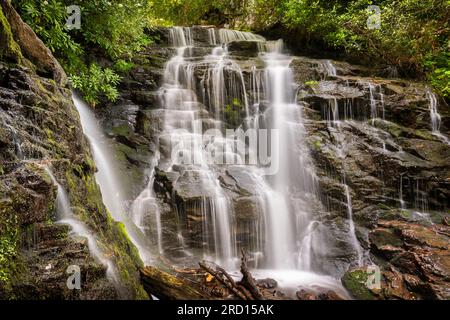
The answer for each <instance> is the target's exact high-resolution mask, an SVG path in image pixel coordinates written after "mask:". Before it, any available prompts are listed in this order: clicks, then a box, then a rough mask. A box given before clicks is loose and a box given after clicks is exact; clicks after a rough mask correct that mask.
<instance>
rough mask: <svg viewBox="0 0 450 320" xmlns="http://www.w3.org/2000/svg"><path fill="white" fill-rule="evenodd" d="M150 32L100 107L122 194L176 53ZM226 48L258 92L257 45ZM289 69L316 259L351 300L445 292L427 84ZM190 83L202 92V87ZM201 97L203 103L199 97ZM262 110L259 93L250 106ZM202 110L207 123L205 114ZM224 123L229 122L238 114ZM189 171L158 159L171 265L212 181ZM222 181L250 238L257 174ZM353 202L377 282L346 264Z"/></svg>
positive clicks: (449, 152) (441, 194)
mask: <svg viewBox="0 0 450 320" xmlns="http://www.w3.org/2000/svg"><path fill="white" fill-rule="evenodd" d="M158 32H159V38H160V39H161V41H160V42H158V43H156V44H154V45H152V46H150V47H148V48H147V49H146V50H145V51H144V52H142V53H141V54H139V55H137V56H136V57H135V58H134V63H135V68H133V69H132V70H130V72H129V73H128V74H127V75H125V79H124V81H123V83H122V88H121V89H122V90H121V99H120V101H119V102H118V103H116V104H110V105H108V106H107V107H105V108H100V109H99V110H97V113H98V115H99V116H100V117H102V119H103V120H104V125H105V127H106V128H107V132H108V133H109V135H110V136H111V137H112V138H114V139H115V141H116V142H117V144H116V145H117V150H118V155H119V156H120V157H121V158H122V160H123V165H124V167H127V168H128V169H129V170H131V172H133V175H132V180H133V181H134V183H132V184H131V185H133V188H132V189H130V200H132V199H133V198H135V197H136V196H137V195H138V194H139V192H140V190H142V188H144V186H145V185H146V183H147V180H146V178H147V177H148V176H147V175H146V173H145V171H144V170H143V168H148V167H150V160H151V159H152V156H153V155H154V153H155V151H156V143H157V140H156V137H157V135H158V133H159V132H161V130H162V121H163V116H164V113H163V110H161V109H160V107H161V104H160V101H159V100H158V96H159V94H158V88H159V87H160V85H161V83H162V76H163V68H164V64H165V62H167V60H168V59H169V57H170V56H171V55H172V54H174V50H173V49H172V48H170V47H169V46H167V38H168V32H167V30H164V29H161V30H159V31H158ZM192 36H193V38H194V41H195V48H193V49H192V50H191V52H190V54H191V56H192V57H193V59H195V57H197V56H198V57H201V56H204V55H206V54H208V53H209V52H210V50H211V45H210V39H209V38H208V37H209V35H208V31H207V30H206V29H204V28H193V29H192ZM229 53H230V55H232V56H233V59H234V60H235V61H236V63H238V64H239V66H240V69H241V70H242V73H243V76H244V82H245V88H246V94H247V97H248V98H249V101H255V100H256V97H257V96H258V95H260V94H261V93H258V92H256V89H257V88H255V86H254V85H253V84H254V81H255V80H254V79H255V78H254V77H255V73H258V71H261V69H262V68H263V63H262V61H261V60H260V59H259V58H258V45H257V43H252V42H248V41H246V42H232V43H230V44H229ZM330 63H331V68H330ZM291 67H292V68H293V70H294V76H295V81H296V83H297V86H298V94H297V100H298V103H299V105H300V106H302V107H303V111H304V116H305V125H306V130H307V132H308V135H307V137H306V140H307V141H306V142H307V144H308V147H309V152H310V154H311V156H312V158H313V159H314V165H315V168H316V172H317V176H318V181H319V184H320V190H321V199H320V200H321V201H320V202H321V203H320V204H318V205H317V208H315V210H316V215H318V216H320V217H321V219H322V221H323V225H324V228H326V229H327V230H328V234H329V235H330V237H331V238H333V243H334V246H335V247H333V248H332V250H331V251H332V252H333V255H330V256H328V257H327V260H326V262H325V263H324V264H323V265H322V266H321V268H322V269H323V270H324V271H326V272H328V273H332V274H335V275H336V276H343V284H344V285H345V286H346V287H347V288H348V289H349V291H350V292H351V293H352V294H353V295H354V296H355V297H357V298H378V299H380V298H381V299H419V298H438V299H448V298H449V291H448V287H449V286H448V277H449V272H450V265H449V261H450V260H449V254H448V249H449V248H448V246H449V227H448V210H449V206H450V203H449V199H450V197H449V196H450V193H449V190H450V188H449V181H448V177H449V174H450V161H449V160H450V146H449V143H448V141H446V139H445V137H442V136H440V135H438V134H436V132H434V134H433V132H432V130H431V115H432V113H431V112H430V109H431V108H432V103H433V96H432V95H430V93H429V89H428V88H427V87H426V86H425V85H424V84H423V83H415V82H411V81H406V80H402V79H390V78H380V77H377V76H376V75H377V74H379V70H371V69H370V68H364V67H360V66H355V65H350V64H348V63H344V62H338V61H333V62H330V61H327V60H320V59H310V58H306V57H293V59H292V62H291ZM333 67H334V68H333ZM205 71H206V68H205V66H201V65H200V66H199V67H198V68H197V69H196V70H195V72H194V76H195V77H196V78H197V80H198V81H197V83H202V84H204V85H207V84H205V83H206V81H205ZM233 76H234V75H233V74H232V72H230V73H229V74H226V77H229V78H231V77H233ZM195 90H197V92H198V96H202V95H201V92H202V90H204V88H200V87H199V88H195ZM258 90H264V88H262V87H261V88H258ZM437 102H438V110H439V113H440V115H441V123H440V132H441V133H442V134H444V135H447V136H448V135H449V134H450V131H449V128H450V109H449V107H448V105H446V104H445V102H444V101H443V100H439V99H438V101H437ZM201 103H203V104H204V105H205V106H208V105H209V104H208V101H207V100H205V101H201ZM206 109H207V107H206ZM207 111H211V110H207ZM264 111H265V103H264V101H261V102H260V103H259V106H258V109H257V110H254V111H252V112H256V113H260V114H262V113H263V112H264ZM240 116H241V115H238V119H237V120H238V121H237V123H239V119H240ZM204 118H205V121H204V124H207V123H208V120H207V118H208V116H207V112H206V111H205V116H204ZM225 120H226V121H227V122H228V124H229V126H230V127H236V124H237V123H236V119H234V118H233V119H231V118H228V119H225ZM196 179H197V178H196V177H195V176H186V175H184V176H180V175H179V173H178V172H167V171H165V170H164V168H156V173H155V181H154V185H153V189H154V190H155V192H156V194H157V198H158V201H159V206H160V208H162V209H161V210H162V216H161V219H162V221H163V222H162V225H163V235H162V241H163V247H164V251H165V254H166V256H169V257H170V258H172V259H173V260H174V261H177V262H180V261H184V260H179V259H178V258H180V257H183V252H182V251H183V249H184V248H183V246H181V245H180V242H179V235H180V234H179V232H180V230H181V232H182V234H183V236H184V239H185V241H186V243H184V245H187V246H188V247H191V248H194V249H195V248H197V249H198V248H201V247H202V246H203V245H204V243H203V241H204V239H203V238H202V234H201V233H202V224H203V223H204V221H203V220H202V216H201V213H200V211H199V201H201V199H203V198H204V197H207V196H208V190H201V189H199V188H198V185H199V184H198V183H197V181H196ZM220 182H221V186H222V187H223V188H224V189H225V190H227V193H228V195H229V196H230V197H231V198H232V199H233V209H234V219H236V224H237V225H239V226H240V228H239V229H238V230H236V237H237V239H238V243H242V244H244V243H252V241H256V239H253V238H252V237H253V236H254V234H252V232H251V230H252V229H251V227H250V226H252V225H254V224H257V223H258V220H259V219H260V218H261V217H260V216H259V215H258V210H257V208H256V206H255V201H254V194H253V190H254V188H253V187H252V183H253V182H252V181H250V180H248V179H247V177H246V176H245V174H242V172H240V171H239V169H228V170H225V171H224V172H223V173H222V175H221V177H220ZM346 186H347V187H346ZM349 209H350V210H351V211H352V214H353V218H354V220H355V224H356V237H357V239H358V242H359V243H360V245H361V246H362V248H363V251H364V252H365V256H366V258H367V260H366V261H372V262H373V263H375V264H376V265H378V266H379V267H380V268H381V275H382V276H381V287H380V288H379V289H374V290H369V289H367V287H366V286H365V283H366V280H367V274H366V272H365V270H366V269H364V268H363V269H354V270H353V269H352V268H353V267H352V261H354V259H355V256H354V252H352V250H351V248H349V247H348V241H347V237H348V233H349V228H350V225H349V221H348V211H349ZM153 237H154V233H153ZM366 263H367V262H366Z"/></svg>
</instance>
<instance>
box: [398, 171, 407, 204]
mask: <svg viewBox="0 0 450 320" xmlns="http://www.w3.org/2000/svg"><path fill="white" fill-rule="evenodd" d="M399 180H400V187H399V202H400V208H401V209H402V210H405V209H406V205H405V201H404V200H403V175H400V179H399Z"/></svg>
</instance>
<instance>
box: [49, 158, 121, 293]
mask: <svg viewBox="0 0 450 320" xmlns="http://www.w3.org/2000/svg"><path fill="white" fill-rule="evenodd" d="M44 169H45V171H46V172H47V174H48V175H49V176H50V178H51V180H52V182H53V184H54V185H55V186H56V187H57V196H56V213H57V219H58V220H57V223H61V224H66V225H68V226H70V228H71V234H72V235H73V236H75V237H82V238H86V239H87V241H88V247H89V252H90V254H91V256H92V257H93V258H94V259H95V260H96V261H97V262H98V263H100V264H102V265H104V266H105V267H106V268H107V269H106V272H107V276H108V278H109V279H110V280H112V281H113V283H114V284H115V285H116V286H118V284H119V279H118V275H117V269H116V266H115V265H114V263H113V262H112V261H111V260H110V259H107V258H106V254H105V252H103V251H102V250H101V249H100V248H99V246H98V244H97V240H96V238H95V236H94V235H93V233H92V232H91V231H90V230H89V229H88V228H87V227H86V225H85V224H84V223H83V222H81V221H80V220H79V219H78V218H77V217H76V216H75V215H74V214H73V212H72V208H71V205H70V200H69V196H68V194H67V192H66V190H65V189H64V188H63V186H62V185H61V184H59V183H58V181H57V180H56V178H55V176H54V175H53V172H52V171H51V170H50V168H49V167H47V166H46V167H45V168H44Z"/></svg>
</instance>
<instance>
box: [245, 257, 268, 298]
mask: <svg viewBox="0 0 450 320" xmlns="http://www.w3.org/2000/svg"><path fill="white" fill-rule="evenodd" d="M241 273H242V279H241V281H240V282H239V283H240V284H241V285H242V286H244V287H245V288H246V289H247V290H248V291H250V293H251V295H252V297H253V298H254V299H255V300H264V296H263V295H262V294H261V291H260V290H259V289H258V287H257V286H256V282H255V279H253V276H252V274H251V273H250V271H249V270H248V267H247V255H246V254H245V252H244V250H242V258H241Z"/></svg>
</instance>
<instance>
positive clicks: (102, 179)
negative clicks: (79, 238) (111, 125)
mask: <svg viewBox="0 0 450 320" xmlns="http://www.w3.org/2000/svg"><path fill="white" fill-rule="evenodd" d="M72 96H73V102H74V104H75V107H76V108H77V110H78V113H79V114H80V120H81V126H82V128H83V132H84V134H85V135H86V136H87V138H88V140H89V142H90V144H91V148H92V152H93V156H94V161H95V164H96V166H97V169H98V171H97V173H96V174H95V178H96V180H97V183H98V184H99V186H100V190H101V193H102V198H103V203H104V204H105V206H106V208H107V209H108V211H109V212H110V213H111V215H112V217H113V219H114V220H116V221H119V222H122V223H123V224H124V225H125V229H126V230H127V233H128V236H129V237H130V239H131V241H132V242H133V244H134V245H135V246H136V247H137V249H138V251H139V254H140V256H141V259H142V261H143V262H144V263H151V261H152V255H151V252H150V250H149V248H148V243H147V240H146V238H145V236H144V235H143V234H142V233H141V232H140V230H139V228H138V227H137V226H136V225H135V224H134V223H133V222H132V221H131V219H130V218H129V216H128V214H127V208H126V206H125V201H126V198H125V196H124V194H125V191H124V189H123V184H122V181H121V179H120V175H119V174H120V167H119V166H118V165H117V161H116V159H115V158H114V155H113V154H114V153H113V151H112V147H111V145H110V141H109V140H108V139H107V138H106V137H105V135H104V133H103V131H102V129H101V127H100V124H99V122H98V121H97V119H96V118H95V115H94V113H93V111H92V110H91V109H90V108H89V106H88V105H86V103H85V102H84V101H83V100H82V99H81V98H80V97H79V96H78V95H77V94H76V93H75V92H74V93H73V95H72Z"/></svg>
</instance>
